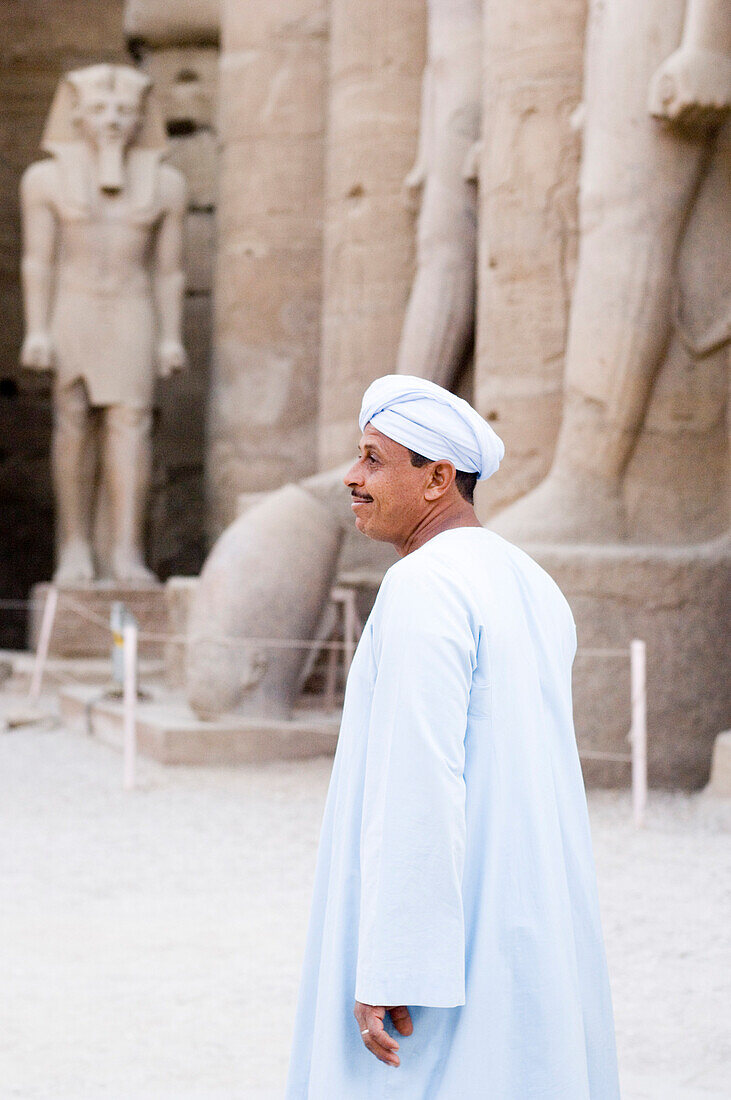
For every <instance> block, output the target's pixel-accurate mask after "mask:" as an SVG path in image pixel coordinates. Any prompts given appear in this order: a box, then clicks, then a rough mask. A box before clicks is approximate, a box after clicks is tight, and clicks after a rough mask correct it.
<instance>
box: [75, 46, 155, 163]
mask: <svg viewBox="0 0 731 1100" xmlns="http://www.w3.org/2000/svg"><path fill="white" fill-rule="evenodd" d="M66 80H67V81H68V83H69V85H70V88H71V93H72V105H71V114H72V120H73V123H74V125H75V128H76V130H77V132H78V134H79V136H80V137H82V138H83V139H84V140H85V141H87V142H89V143H90V144H91V145H93V146H94V147H95V148H96V149H101V148H103V147H105V146H110V145H116V146H121V148H122V149H126V148H127V147H128V146H129V145H131V143H132V142H133V141H134V140H135V138H136V137H137V136H138V134H139V132H140V129H141V126H142V120H143V116H144V112H145V101H146V99H147V95H148V93H149V90H150V86H151V82H150V80H149V78H148V77H146V76H145V75H144V74H143V73H139V72H137V71H136V70H135V69H131V68H130V67H129V66H128V65H91V66H89V67H88V68H86V69H78V70H76V72H72V73H69V74H68V75H67V77H66Z"/></svg>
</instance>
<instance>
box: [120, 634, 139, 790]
mask: <svg viewBox="0 0 731 1100" xmlns="http://www.w3.org/2000/svg"><path fill="white" fill-rule="evenodd" d="M137 632H138V627H137V623H136V622H135V620H134V619H133V620H132V621H131V622H126V623H125V624H124V627H123V630H122V637H123V639H124V688H123V694H122V700H123V710H124V746H123V747H124V789H125V790H126V791H130V790H132V788H133V787H134V785H135V764H136V757H137V716H136V709H137Z"/></svg>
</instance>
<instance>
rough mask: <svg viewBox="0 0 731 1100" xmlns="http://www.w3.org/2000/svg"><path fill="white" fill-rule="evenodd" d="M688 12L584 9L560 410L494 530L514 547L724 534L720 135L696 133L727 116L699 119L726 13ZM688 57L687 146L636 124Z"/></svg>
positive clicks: (655, 123)
mask: <svg viewBox="0 0 731 1100" xmlns="http://www.w3.org/2000/svg"><path fill="white" fill-rule="evenodd" d="M694 12H695V6H694V5H693V4H690V5H687V7H686V4H685V2H684V0H647V2H646V3H643V4H641V5H637V4H635V3H634V2H633V0H615V2H614V3H612V4H611V5H610V4H605V3H603V2H602V0H596V2H594V3H592V4H591V5H590V24H589V31H588V36H587V43H588V47H587V60H586V78H585V96H584V98H585V122H584V140H583V149H582V165H581V189H580V222H581V239H580V247H579V256H578V265H577V274H576V285H575V289H574V293H573V297H572V301H571V313H570V323H569V334H568V343H567V352H566V376H565V392H566V396H565V400H564V406H563V417H562V423H561V430H560V434H559V437H558V440H557V444H556V451H555V458H554V462H553V466H552V468H551V471H550V473H549V475H548V477H547V478H546V479H545V481H544V482H543V483H542V484H541V485H540V486H539V487H538V488H537V489H535V490H534V491H533V492H531V493H530V494H528V496H526V497H524V498H523V499H521V500H519V501H518V502H517V503H516V504H514V505H512V506H511V507H510V508H508V509H507V510H506V511H505V512H503V513H501V514H500V515H499V517H497V518H496V520H495V521H494V525H495V526H496V529H498V530H499V531H500V532H501V533H503V534H505V535H507V537H508V538H512V539H514V540H516V541H521V540H522V541H536V542H541V541H546V542H557V543H566V542H583V541H592V542H600V543H613V542H621V541H624V540H632V541H635V542H649V543H657V542H665V543H668V544H676V543H684V542H688V543H691V542H696V541H700V540H702V539H706V538H708V537H716V536H719V535H720V534H721V533H722V532H723V531H725V530H727V529H728V521H729V513H728V503H729V493H728V485H729V481H728V477H729V473H728V470H729V451H728V438H727V434H726V432H725V431H724V428H723V424H724V420H725V409H726V394H727V368H728V350H727V345H728V341H729V338H731V330H730V329H729V324H728V302H729V297H730V296H731V274H730V272H731V267H730V266H729V263H728V234H729V219H730V218H731V215H730V214H729V210H730V209H731V182H730V180H731V174H730V173H729V164H730V163H731V139H730V134H731V129H730V124H729V122H728V121H727V122H726V125H725V127H723V128H722V129H721V131H720V133H718V134H716V132H715V131H716V129H717V125H716V126H715V127H711V128H709V127H708V125H707V120H708V116H709V114H710V116H711V117H713V116H714V113H715V123H716V124H718V123H719V122H722V121H723V118H724V116H725V115H727V114H728V110H729V104H728V102H726V101H724V100H723V99H722V100H720V101H719V102H718V103H717V104H716V106H715V108H713V109H711V106H712V105H711V104H709V103H708V102H706V101H705V92H706V89H707V83H708V81H707V80H706V77H707V76H710V77H711V80H712V79H713V74H714V73H716V71H724V70H725V69H727V68H728V66H729V65H731V56H729V49H730V47H729V43H730V42H731V8H729V6H728V5H717V6H716V7H715V13H716V14H715V21H714V18H709V19H708V20H705V19H697V18H695V16H694ZM684 19H685V26H683V22H684ZM681 38H682V47H681V48H680V49H679V50H678V47H679V46H681ZM683 56H684V57H685V62H684V63H686V64H687V65H688V66H689V71H695V72H696V74H697V79H694V81H693V84H694V88H693V96H692V97H691V99H692V102H689V103H688V104H687V107H688V109H689V110H691V109H692V110H694V111H695V114H696V117H697V118H698V119H700V120H701V122H702V124H701V125H700V126H699V127H697V128H694V129H692V130H688V129H683V128H682V127H680V126H678V125H677V124H675V123H676V121H677V120H675V118H674V115H673V112H672V111H671V110H668V111H663V112H661V113H665V114H666V115H667V117H666V118H664V119H663V120H662V121H661V120H659V119H658V118H657V117H652V115H651V113H650V109H649V107H648V98H651V95H650V93H651V88H654V87H655V86H656V84H657V80H658V77H662V74H663V73H664V72H665V71H666V68H667V66H668V65H669V64H671V59H672V58H675V59H678V58H681V59H682V57H683ZM672 98H673V97H672V95H671V96H670V100H672ZM653 110H654V111H655V113H657V108H656V107H654V108H653ZM643 437H644V438H643ZM685 456H687V457H688V460H689V461H688V462H686V460H685ZM689 467H690V469H689ZM704 468H705V469H708V470H710V471H712V474H711V477H709V478H708V480H704V482H703V485H702V488H701V491H700V492H695V491H694V489H693V485H694V482H695V476H694V475H695V471H696V470H703V469H704ZM658 483H659V484H658ZM689 490H690V493H689ZM686 501H687V503H686Z"/></svg>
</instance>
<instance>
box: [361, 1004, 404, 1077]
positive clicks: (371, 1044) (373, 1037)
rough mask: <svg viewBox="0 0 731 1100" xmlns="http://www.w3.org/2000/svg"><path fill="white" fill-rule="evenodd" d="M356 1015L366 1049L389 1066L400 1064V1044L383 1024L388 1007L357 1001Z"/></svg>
mask: <svg viewBox="0 0 731 1100" xmlns="http://www.w3.org/2000/svg"><path fill="white" fill-rule="evenodd" d="M354 1015H355V1018H356V1020H357V1021H358V1026H359V1028H360V1031H361V1039H362V1040H363V1043H364V1045H365V1047H366V1049H367V1050H369V1051H370V1052H371V1054H372V1055H374V1057H376V1058H378V1060H379V1062H384V1063H385V1064H386V1065H387V1066H399V1065H400V1064H401V1061H400V1059H399V1056H398V1054H397V1053H396V1051H397V1050H398V1048H399V1045H398V1043H397V1042H396V1040H395V1039H394V1038H392V1036H390V1035H389V1034H388V1032H387V1031H386V1029H385V1028H384V1026H383V1020H384V1017H385V1015H386V1009H385V1008H384V1007H383V1006H378V1005H376V1006H374V1005H364V1004H360V1003H359V1002H356V1006H355V1013H354ZM364 1032H365V1034H364Z"/></svg>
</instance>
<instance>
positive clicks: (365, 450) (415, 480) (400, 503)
mask: <svg viewBox="0 0 731 1100" xmlns="http://www.w3.org/2000/svg"><path fill="white" fill-rule="evenodd" d="M358 451H359V456H360V457H359V458H358V460H357V462H355V463H354V465H353V466H352V467H351V468H350V470H348V472H347V474H346V475H345V477H344V478H343V481H344V482H345V484H346V485H347V486H348V488H349V489H350V493H351V496H352V498H353V499H352V504H351V507H352V510H353V513H354V515H355V526H356V527H357V528H358V530H359V531H362V533H363V534H364V535H368V537H369V538H371V539H377V540H378V541H379V542H390V543H392V545H393V546H395V547H396V548H397V549H398V548H399V547H401V546H403V545H404V544H405V543H406V542H407V540H408V539H409V538H410V536H411V535H412V534H413V532H414V530H415V529H416V528H417V527H418V525H419V523H420V522H421V521H422V520H423V518H424V516H425V515H426V514H427V513H428V511H429V507H430V505H429V502H428V501H427V500H426V499H425V497H424V490H425V488H426V486H427V484H428V482H429V479H430V475H431V466H428V465H427V466H422V467H417V466H412V465H411V456H410V454H409V452H408V450H407V449H406V447H402V446H401V444H400V443H395V442H394V440H393V439H389V438H388V436H385V435H383V434H382V433H381V432H379V431H377V430H376V429H375V428H373V427H372V426H371V425H370V424H366V426H365V430H364V431H363V435H362V436H361V440H360V446H359V448H358Z"/></svg>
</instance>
